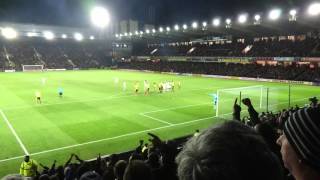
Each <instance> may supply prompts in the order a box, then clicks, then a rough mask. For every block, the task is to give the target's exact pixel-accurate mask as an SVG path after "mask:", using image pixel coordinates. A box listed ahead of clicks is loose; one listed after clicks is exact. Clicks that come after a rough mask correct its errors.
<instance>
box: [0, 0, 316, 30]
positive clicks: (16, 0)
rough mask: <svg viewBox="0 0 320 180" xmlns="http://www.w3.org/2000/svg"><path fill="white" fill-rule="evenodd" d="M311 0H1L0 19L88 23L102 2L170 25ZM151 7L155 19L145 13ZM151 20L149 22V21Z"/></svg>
mask: <svg viewBox="0 0 320 180" xmlns="http://www.w3.org/2000/svg"><path fill="white" fill-rule="evenodd" d="M310 2H313V1H312V0H100V1H98V0H0V21H6V22H23V23H34V24H49V25H62V26H73V27H77V26H89V25H90V19H89V12H90V9H91V8H92V7H93V6H95V5H103V6H105V7H107V8H108V9H109V11H111V14H112V16H113V18H114V19H118V20H121V19H130V18H131V19H134V20H138V21H140V22H142V23H154V24H156V25H172V24H175V23H180V24H181V23H189V22H191V21H193V20H198V21H202V20H211V19H212V18H213V17H215V16H222V17H227V16H228V17H232V16H236V15H237V14H238V13H241V12H248V13H251V14H254V13H256V12H266V11H267V10H269V9H270V8H272V7H280V8H283V9H290V8H292V7H298V8H299V7H303V8H304V6H306V5H308V4H309V3H310ZM150 7H153V9H154V10H155V17H154V19H151V20H150V18H148V17H147V16H146V14H147V13H146V9H149V8H150ZM150 21H151V22H150Z"/></svg>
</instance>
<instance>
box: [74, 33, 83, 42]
mask: <svg viewBox="0 0 320 180" xmlns="http://www.w3.org/2000/svg"><path fill="white" fill-rule="evenodd" d="M73 37H74V39H75V40H76V41H82V40H83V35H82V34H81V33H74V35H73Z"/></svg>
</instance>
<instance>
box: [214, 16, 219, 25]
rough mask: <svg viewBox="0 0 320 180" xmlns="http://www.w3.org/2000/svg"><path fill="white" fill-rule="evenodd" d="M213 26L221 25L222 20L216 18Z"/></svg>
mask: <svg viewBox="0 0 320 180" xmlns="http://www.w3.org/2000/svg"><path fill="white" fill-rule="evenodd" d="M213 25H214V26H219V25H220V19H218V18H216V19H214V20H213Z"/></svg>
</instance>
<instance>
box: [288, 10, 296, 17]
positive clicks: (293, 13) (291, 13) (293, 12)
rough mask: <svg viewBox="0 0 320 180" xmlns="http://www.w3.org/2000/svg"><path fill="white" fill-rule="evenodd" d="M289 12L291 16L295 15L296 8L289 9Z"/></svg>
mask: <svg viewBox="0 0 320 180" xmlns="http://www.w3.org/2000/svg"><path fill="white" fill-rule="evenodd" d="M289 14H290V15H291V16H296V15H297V10H295V9H291V10H290V12H289Z"/></svg>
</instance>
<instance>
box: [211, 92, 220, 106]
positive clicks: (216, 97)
mask: <svg viewBox="0 0 320 180" xmlns="http://www.w3.org/2000/svg"><path fill="white" fill-rule="evenodd" d="M210 96H212V102H213V109H216V107H217V104H218V95H217V94H210Z"/></svg>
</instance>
